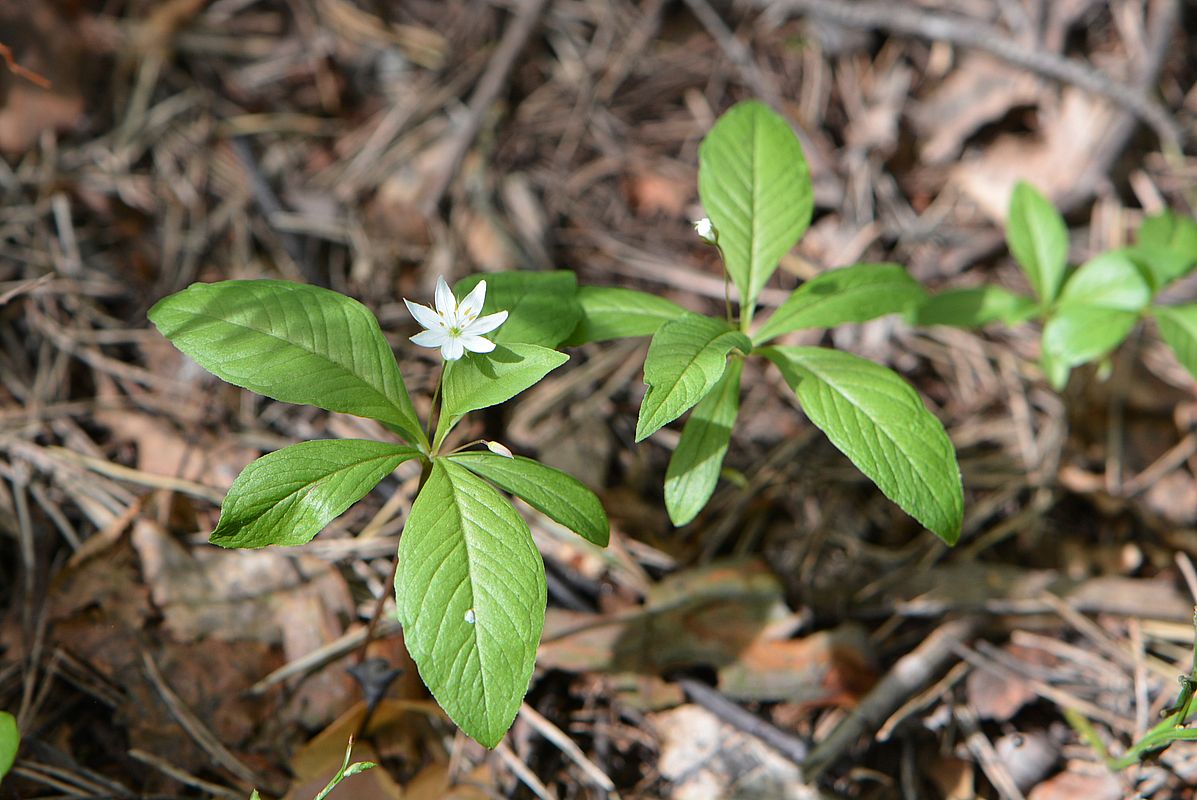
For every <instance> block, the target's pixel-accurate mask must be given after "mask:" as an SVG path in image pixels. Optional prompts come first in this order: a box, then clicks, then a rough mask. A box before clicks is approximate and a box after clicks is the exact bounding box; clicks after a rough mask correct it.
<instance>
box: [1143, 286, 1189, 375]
mask: <svg viewBox="0 0 1197 800" xmlns="http://www.w3.org/2000/svg"><path fill="white" fill-rule="evenodd" d="M1151 314H1152V316H1153V317H1155V321H1156V324H1157V325H1159V327H1160V336H1162V337H1164V341H1165V342H1167V344H1168V346H1169V347H1171V348H1172V352H1173V353H1174V354H1175V355H1176V360H1177V361H1179V362H1180V365H1181V366H1182V367H1184V368H1185V369H1187V370H1188V371H1189V374H1190V375H1192V376H1193V377H1195V378H1197V304H1190V305H1183V306H1156V307H1155V308H1153V309H1151Z"/></svg>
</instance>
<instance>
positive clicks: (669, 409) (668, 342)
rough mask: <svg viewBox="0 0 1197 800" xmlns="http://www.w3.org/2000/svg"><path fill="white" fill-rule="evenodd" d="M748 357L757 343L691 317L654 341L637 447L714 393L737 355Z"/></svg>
mask: <svg viewBox="0 0 1197 800" xmlns="http://www.w3.org/2000/svg"><path fill="white" fill-rule="evenodd" d="M736 349H738V350H740V352H742V353H748V352H750V351H751V350H752V340H750V339H749V338H748V337H747V336H745V335H744V334H742V333H740V332H739V331H737V330H733V329H732V328H731V327H730V326H729V325H728V324H727V323H726V322H724V321H723V320H719V319H712V318H710V317H704V316H702V315H701V314H686V315H685V316H683V317H679V318H678V319H675V320H673V321H672V322H667V323H665V324H664V325H662V326H661V327H660V329H658V330H657V332H656V334H654V335H653V340H652V344H650V345H649V347H648V356H647V357H646V358H645V359H644V382H645V383H647V384H648V391H647V392H646V393H645V395H644V400H643V401H641V403H640V418H639V419H638V420H637V421H636V441H638V442H639V441H642V440H644V439H645V438H646V437H647V436H649V435H650V434H652V433H653V432H654V431H656V430H658V429H659V428H660V427H661V426H662V425H665V424H667V423H669V422H672V421H673V420H675V419H677V418H678V417H680V416H681V415H682V414H685V413H686V411H688V410H689V409H691V408H693V407H694V404H695V403H697V402H698V401H699V400H701V399H702V398H704V397H706V395H707V392H709V391H711V388H712V387H714V385H715V384H716V383H718V382H719V379H720V378H721V377H723V372H724V370H725V369H726V368H727V354H728V353H730V352H731V351H732V350H736Z"/></svg>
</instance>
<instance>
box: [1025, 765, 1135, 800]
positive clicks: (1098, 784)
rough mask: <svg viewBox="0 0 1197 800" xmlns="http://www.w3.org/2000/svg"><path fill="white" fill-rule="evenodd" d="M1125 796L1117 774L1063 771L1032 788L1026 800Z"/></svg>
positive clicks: (1105, 799) (1090, 799)
mask: <svg viewBox="0 0 1197 800" xmlns="http://www.w3.org/2000/svg"><path fill="white" fill-rule="evenodd" d="M1125 796H1126V795H1125V794H1124V793H1123V788H1122V783H1121V782H1120V781H1119V780H1118V776H1116V775H1112V774H1110V773H1109V772H1107V771H1104V770H1101V771H1094V772H1092V773H1081V772H1071V771H1065V772H1060V773H1058V774H1056V775H1053V776H1052V777H1050V778H1048V779H1047V780H1045V781H1044V782H1043V783H1041V784H1039V785H1038V786H1036V787H1035V788H1034V789H1032V790H1031V792H1030V794H1028V795H1027V800H1077V798H1084V800H1120V798H1122V797H1125Z"/></svg>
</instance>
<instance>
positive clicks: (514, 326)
mask: <svg viewBox="0 0 1197 800" xmlns="http://www.w3.org/2000/svg"><path fill="white" fill-rule="evenodd" d="M481 280H486V300H485V302H484V304H483V306H482V313H483V314H493V313H495V312H498V311H506V312H507V321H506V322H504V323H503V324H502V325H500V326H499V328H498V330H496V331H495V332H494V333H491V334H487V337H486V338H488V339H490V340H491V341H493V342H495V343H496V344H536V345H540V346H541V347H556V346H557V345H559V344H561V342H563V341H564V340H565V337H566V336H569V334H570V332H571V331H572V330H573V329H574V328H575V327H576V326H577V324H578V319H579V318H580V317H581V316H582V310H581V308H579V306H578V301H577V297H576V296H577V293H578V281H577V278H576V277H575V276H574V273H572V272H570V271H568V270H559V271H556V272H496V273H492V274H489V275H471V276H469V277H468V278H463V279H462V280H460V281H458V282H457V285H456V286H455V287H454V290H455V293H456V295H457V298H458V300H460V299H461V298H463V297H465V296H466V294H467V293H468V292H469V291H470V290H471V289H473V288H474V287H475V286H477V285H478V282H479V281H481Z"/></svg>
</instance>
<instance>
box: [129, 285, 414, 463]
mask: <svg viewBox="0 0 1197 800" xmlns="http://www.w3.org/2000/svg"><path fill="white" fill-rule="evenodd" d="M149 318H150V321H151V322H153V323H154V325H155V326H157V328H158V330H159V331H161V332H162V335H163V336H165V337H166V338H167V339H170V341H171V342H173V343H174V345H175V347H177V348H179V349H180V350H182V351H183V352H184V353H186V354H187V355H189V356H191V358H193V359H195V361H196V363H198V364H199V365H200V366H201V367H203V368H204V369H206V370H208V371H209V372H211V373H212V374H214V375H216V376H217V377H219V378H221V379H223V380H226V381H228V382H229V383H231V384H234V385H235V386H240V387H242V388H244V389H249V390H250V391H254V392H257V393H258V394H264V395H266V396H267V397H272V398H274V399H275V400H281V401H283V402H285V403H304V404H307V405H313V406H319V407H320V408H326V409H328V410H330V411H340V412H343V413H346V414H355V415H357V416H359V417H369V418H371V419H376V420H378V421H379V422H382V423H384V424H386V425H387V426H388V427H390V428H391V429H392V430H394V431H395V432H396V433H398V434H400V435H401V436H403V437H404V438H405V439H407V440H408V441H409V442H411V443H413V444H418V445H422V446H425V447H426V446H427V444H428V442H427V439H426V438H425V437H424V432H423V431H422V430H421V428H420V421H419V419H418V418H417V417H416V412H415V410H414V409H413V408H412V404H411V399H410V398H409V397H408V395H407V389H406V388H405V387H404V385H403V377H402V376H401V375H400V374H399V367H398V366H397V365H396V363H395V356H394V354H393V353H392V352H391V348H390V345H388V344H387V341H386V339H384V338H383V336H382V331H381V330H379V327H378V320H377V319H375V317H374V315H373V314H372V313H370V310H369V309H367V308H366V307H365V306H363V305H362V304H361V303H359V302H357V301H356V300H353V299H351V298H348V297H346V296H345V295H342V294H338V293H337V292H332V291H329V290H328V289H321V288H319V287H316V286H306V285H304V284H301V283H289V282H287V281H273V280H256V281H222V282H220V283H194V284H192V285H191V286H190V287H188V288H186V289H184V290H183V291H181V292H178V293H176V294H173V295H171V296H169V297H166V298H163V299H162V300H160V301H158V303H157V304H155V305H154V307H153V308H151V309H150V311H149Z"/></svg>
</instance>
